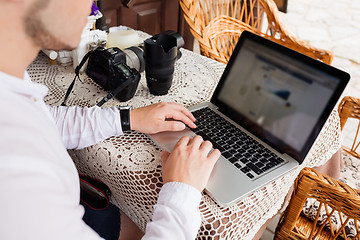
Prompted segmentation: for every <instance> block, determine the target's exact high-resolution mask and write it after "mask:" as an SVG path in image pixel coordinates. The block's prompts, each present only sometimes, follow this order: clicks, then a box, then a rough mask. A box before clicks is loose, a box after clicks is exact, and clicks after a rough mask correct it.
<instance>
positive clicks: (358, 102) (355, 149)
mask: <svg viewBox="0 0 360 240" xmlns="http://www.w3.org/2000/svg"><path fill="white" fill-rule="evenodd" d="M338 112H339V115H340V124H341V130H343V128H344V126H345V124H346V122H347V120H348V119H349V118H350V119H354V120H355V121H357V128H356V132H355V134H354V139H353V143H352V145H351V146H343V149H344V151H345V152H347V153H349V154H351V155H352V156H354V157H356V158H359V159H360V152H359V145H360V137H359V129H360V99H359V98H356V97H351V96H346V97H344V98H343V99H342V100H341V102H340V104H339V107H338Z"/></svg>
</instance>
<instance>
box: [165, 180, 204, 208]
mask: <svg viewBox="0 0 360 240" xmlns="http://www.w3.org/2000/svg"><path fill="white" fill-rule="evenodd" d="M200 201H201V193H200V191H199V190H197V189H196V188H194V187H192V186H190V185H188V184H185V183H180V182H169V183H166V184H164V186H163V187H162V188H161V191H160V193H159V199H158V204H164V205H173V206H175V207H177V208H179V209H184V208H187V209H194V208H195V209H197V210H198V209H199V205H200Z"/></svg>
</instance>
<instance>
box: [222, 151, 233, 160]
mask: <svg viewBox="0 0 360 240" xmlns="http://www.w3.org/2000/svg"><path fill="white" fill-rule="evenodd" d="M221 155H223V156H224V157H225V158H226V159H228V158H230V157H231V156H232V155H231V154H230V153H229V152H227V151H225V152H222V153H221Z"/></svg>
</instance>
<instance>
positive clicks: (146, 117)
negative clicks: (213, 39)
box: [49, 103, 196, 149]
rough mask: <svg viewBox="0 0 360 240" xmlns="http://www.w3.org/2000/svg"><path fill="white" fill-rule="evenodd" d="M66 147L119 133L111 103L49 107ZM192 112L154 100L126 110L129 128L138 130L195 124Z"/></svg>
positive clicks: (167, 129)
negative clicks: (104, 104) (98, 105)
mask: <svg viewBox="0 0 360 240" xmlns="http://www.w3.org/2000/svg"><path fill="white" fill-rule="evenodd" d="M49 111H50V114H51V115H52V117H53V118H54V120H55V122H56V125H57V127H58V130H59V132H60V136H61V138H62V140H63V142H64V145H65V147H66V148H67V149H81V148H84V147H87V146H90V145H94V144H96V143H98V142H100V141H102V140H105V139H107V138H109V137H112V136H119V135H122V134H123V131H122V129H121V121H120V113H119V110H118V109H117V108H115V107H112V108H103V109H101V108H99V107H97V106H95V107H90V108H87V107H85V108H81V107H78V106H71V107H64V106H59V107H49ZM194 121H195V118H194V116H192V114H191V113H190V112H189V110H187V109H186V108H185V107H183V106H181V105H179V104H176V103H157V104H153V105H150V106H146V107H142V108H137V109H134V110H132V111H131V112H130V127H131V130H136V131H139V132H142V133H156V132H161V131H180V130H183V129H184V128H185V124H186V125H188V126H190V127H196V126H195V124H194V123H193V122H194Z"/></svg>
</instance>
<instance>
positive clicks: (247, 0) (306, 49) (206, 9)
mask: <svg viewBox="0 0 360 240" xmlns="http://www.w3.org/2000/svg"><path fill="white" fill-rule="evenodd" d="M180 6H181V8H182V10H183V12H184V18H185V20H186V21H187V23H188V24H189V27H190V30H191V32H192V34H193V35H194V37H195V38H196V39H197V40H198V41H199V44H200V51H201V53H202V54H203V55H205V56H207V57H210V58H212V59H215V60H217V61H220V62H223V63H227V62H228V60H229V58H230V56H231V54H232V52H233V50H234V48H235V45H236V43H237V41H238V38H239V37H240V35H241V33H242V31H244V30H248V31H251V32H253V33H255V34H258V35H261V36H263V37H266V38H268V39H270V40H273V41H275V42H277V43H280V44H282V45H284V46H286V47H289V48H292V49H294V50H296V51H298V52H301V53H303V54H305V55H308V56H310V57H312V58H315V59H318V60H321V61H323V62H325V63H327V64H331V62H332V59H333V55H332V53H331V52H330V51H326V50H322V49H319V48H316V47H313V46H311V45H310V44H308V43H306V42H304V41H300V40H298V39H296V38H295V37H294V36H292V35H291V34H290V33H289V32H288V31H287V30H286V29H285V27H284V25H283V24H282V23H281V21H280V20H279V18H278V9H277V6H276V4H275V3H274V2H273V0H180ZM264 20H265V21H264ZM266 20H267V21H266Z"/></svg>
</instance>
